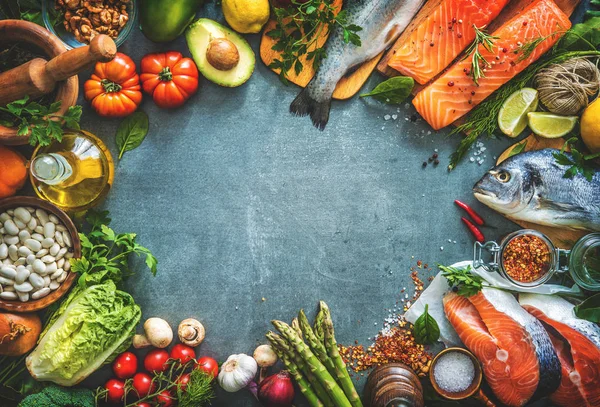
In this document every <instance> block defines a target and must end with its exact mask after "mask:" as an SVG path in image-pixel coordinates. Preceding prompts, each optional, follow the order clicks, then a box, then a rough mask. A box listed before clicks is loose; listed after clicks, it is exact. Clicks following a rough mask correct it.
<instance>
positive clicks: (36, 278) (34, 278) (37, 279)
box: [29, 273, 45, 290]
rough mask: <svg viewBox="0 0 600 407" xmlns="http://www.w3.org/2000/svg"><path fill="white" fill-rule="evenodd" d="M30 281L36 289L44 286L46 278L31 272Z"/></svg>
mask: <svg viewBox="0 0 600 407" xmlns="http://www.w3.org/2000/svg"><path fill="white" fill-rule="evenodd" d="M29 282H30V283H31V285H32V286H33V287H34V288H35V289H36V290H39V289H40V288H43V287H44V283H45V281H44V278H43V277H41V276H40V275H39V274H36V273H31V274H30V275H29Z"/></svg>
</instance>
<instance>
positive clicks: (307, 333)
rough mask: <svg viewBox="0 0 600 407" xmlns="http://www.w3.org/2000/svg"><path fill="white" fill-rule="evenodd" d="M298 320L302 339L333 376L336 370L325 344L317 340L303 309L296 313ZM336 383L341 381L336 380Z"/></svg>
mask: <svg viewBox="0 0 600 407" xmlns="http://www.w3.org/2000/svg"><path fill="white" fill-rule="evenodd" d="M298 322H299V324H300V329H301V330H302V333H303V334H304V339H305V341H306V343H307V344H308V346H309V347H310V349H311V350H312V351H313V353H314V354H315V356H316V357H318V358H319V360H320V361H321V363H323V365H324V366H325V367H326V368H327V370H328V371H329V373H331V375H332V376H333V377H336V375H337V371H336V368H335V365H334V364H333V361H332V360H331V359H330V358H329V355H327V349H325V345H324V344H323V342H321V341H319V339H318V338H317V336H316V335H315V333H314V331H313V329H312V328H311V326H310V323H309V322H308V318H306V314H305V313H304V310H300V312H299V313H298ZM338 384H341V383H340V382H339V381H338Z"/></svg>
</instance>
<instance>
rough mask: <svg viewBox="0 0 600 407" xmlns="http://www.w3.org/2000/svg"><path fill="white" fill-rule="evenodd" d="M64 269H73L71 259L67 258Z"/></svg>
mask: <svg viewBox="0 0 600 407" xmlns="http://www.w3.org/2000/svg"><path fill="white" fill-rule="evenodd" d="M63 269H64V270H65V271H69V270H71V262H70V261H69V260H67V261H66V262H65V264H64V265H63Z"/></svg>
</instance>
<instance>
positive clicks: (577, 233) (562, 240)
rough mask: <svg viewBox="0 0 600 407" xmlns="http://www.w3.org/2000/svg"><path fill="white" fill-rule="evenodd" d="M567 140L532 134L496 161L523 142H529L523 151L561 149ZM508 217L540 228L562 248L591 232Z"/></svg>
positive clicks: (504, 157)
mask: <svg viewBox="0 0 600 407" xmlns="http://www.w3.org/2000/svg"><path fill="white" fill-rule="evenodd" d="M565 141H566V140H565V139H563V138H557V139H546V138H542V137H538V136H536V135H535V134H532V135H530V136H529V137H526V138H525V139H523V140H521V141H519V142H517V143H515V144H513V145H512V146H510V147H509V148H507V149H506V150H505V151H504V152H503V153H502V154H500V156H499V157H498V160H497V162H496V163H497V164H500V163H501V162H502V161H504V160H506V159H507V158H508V157H509V156H510V153H511V151H512V150H513V149H514V148H516V147H517V146H521V145H522V144H523V143H527V144H526V145H525V148H524V149H523V150H522V151H523V152H525V151H533V150H542V149H544V148H556V149H561V148H562V146H563V145H564V144H565ZM519 148H520V147H519ZM506 217H507V218H508V219H510V220H512V221H513V222H515V223H516V224H518V225H519V226H522V227H524V228H527V229H535V230H539V231H540V232H542V233H543V234H545V235H546V236H548V237H549V238H550V240H552V242H553V243H554V244H555V245H556V246H557V247H560V248H562V249H570V248H571V247H572V246H573V244H574V243H575V242H576V241H577V240H579V238H581V237H582V236H584V235H586V234H588V233H591V232H586V231H583V230H569V229H565V228H557V227H550V226H543V225H537V224H535V223H530V222H523V221H520V220H514V219H511V218H510V216H506Z"/></svg>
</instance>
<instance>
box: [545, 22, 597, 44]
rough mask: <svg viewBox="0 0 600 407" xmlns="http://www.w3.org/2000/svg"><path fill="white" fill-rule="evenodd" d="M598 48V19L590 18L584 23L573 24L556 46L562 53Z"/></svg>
mask: <svg viewBox="0 0 600 407" xmlns="http://www.w3.org/2000/svg"><path fill="white" fill-rule="evenodd" d="M599 47H600V17H592V18H590V19H589V20H587V21H586V22H585V23H580V24H575V25H574V26H573V27H572V28H571V29H570V30H569V31H567V32H566V33H565V35H564V36H563V38H562V39H561V40H560V41H559V42H558V43H557V44H556V48H557V49H559V50H561V51H562V50H564V51H588V50H594V49H598V48H599Z"/></svg>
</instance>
